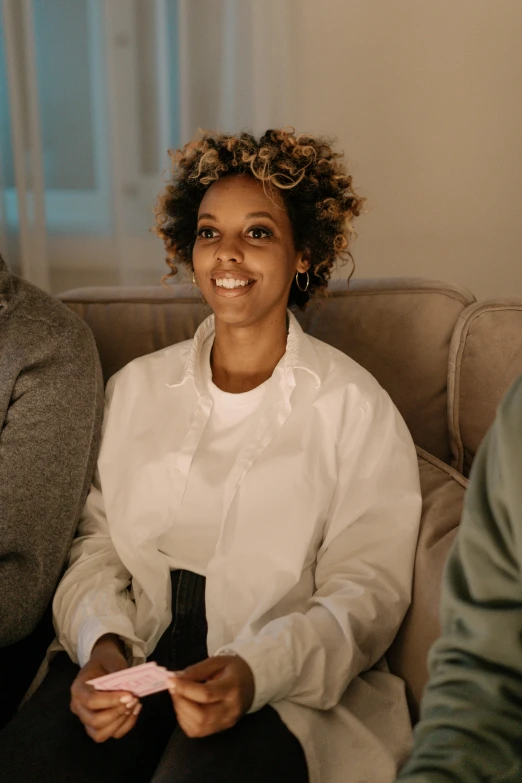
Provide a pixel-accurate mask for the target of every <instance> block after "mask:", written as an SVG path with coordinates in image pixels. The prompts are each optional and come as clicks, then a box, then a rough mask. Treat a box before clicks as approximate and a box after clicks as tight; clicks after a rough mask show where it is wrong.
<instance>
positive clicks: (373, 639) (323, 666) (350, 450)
mask: <svg viewBox="0 0 522 783" xmlns="http://www.w3.org/2000/svg"><path fill="white" fill-rule="evenodd" d="M338 461H339V472H338V482H337V489H336V492H335V495H334V497H333V500H332V503H331V507H330V510H329V514H328V520H327V525H326V530H325V538H324V541H323V544H322V546H321V549H320V551H319V554H318V559H317V567H316V572H315V584H316V592H315V594H314V595H313V597H312V599H311V600H310V602H309V608H308V610H307V611H306V612H304V613H302V614H301V613H297V612H296V613H293V614H290V615H287V616H285V617H281V618H279V619H276V620H272V621H270V622H268V623H267V624H266V625H265V626H264V627H263V628H262V629H261V631H259V632H258V633H257V634H255V635H254V636H252V635H250V636H249V635H240V636H239V637H238V638H237V639H236V640H235V641H234V642H233V643H232V644H230V645H227V647H228V648H230V649H232V650H234V651H235V652H236V653H237V654H238V655H240V656H241V657H242V658H243V659H244V660H245V661H246V662H247V663H248V665H249V666H250V668H251V670H252V672H253V675H254V681H255V695H254V700H253V703H252V705H251V707H250V711H254V710H257V709H259V708H260V707H262V706H263V705H264V704H266V703H267V702H273V701H277V700H278V699H282V698H287V699H291V700H292V701H294V702H297V703H299V704H302V705H305V706H308V707H314V708H318V709H328V708H329V707H332V706H334V705H335V704H337V703H338V701H339V699H340V698H341V696H342V694H343V693H344V691H345V689H346V687H347V686H348V684H349V683H350V681H351V680H352V679H353V678H354V677H356V676H357V675H358V674H359V673H360V672H361V671H363V670H365V669H367V668H369V667H371V666H372V665H373V664H375V663H376V662H377V661H378V660H379V659H380V658H381V657H382V655H383V654H384V653H385V651H386V649H387V648H388V647H389V645H390V643H391V641H392V640H393V637H394V635H395V633H396V631H397V628H398V626H399V624H400V622H401V620H402V618H403V616H404V614H405V612H406V609H407V607H408V604H409V601H410V594H411V582H412V573H413V562H414V556H415V548H416V543H417V536H418V526H419V520H420V510H421V498H420V489H419V476H418V467H417V458H416V454H415V449H414V446H413V443H412V440H411V437H410V434H409V432H408V431H407V428H406V425H405V424H404V422H403V420H402V419H401V417H400V416H399V414H398V413H397V410H396V409H395V407H394V406H393V404H392V402H391V400H390V399H389V397H388V396H387V395H386V394H385V392H383V391H382V390H378V392H377V393H376V394H375V397H374V399H373V400H372V401H371V403H365V404H363V405H362V406H361V408H360V409H359V410H358V411H357V413H356V415H355V417H352V418H350V420H349V421H347V422H346V425H345V428H344V432H343V433H342V436H341V438H340V442H339V449H338Z"/></svg>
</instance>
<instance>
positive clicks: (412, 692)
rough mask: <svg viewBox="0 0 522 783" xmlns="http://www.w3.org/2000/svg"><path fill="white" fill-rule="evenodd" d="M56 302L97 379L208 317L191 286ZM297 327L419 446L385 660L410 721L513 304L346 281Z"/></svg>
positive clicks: (517, 350) (517, 336) (519, 342)
mask: <svg viewBox="0 0 522 783" xmlns="http://www.w3.org/2000/svg"><path fill="white" fill-rule="evenodd" d="M60 298H61V299H62V301H64V302H65V303H66V304H67V305H68V306H69V307H70V308H71V309H72V310H74V311H75V312H76V313H78V314H79V315H80V316H81V317H82V318H84V319H85V321H86V322H87V323H88V324H89V326H90V327H91V329H92V331H93V333H94V336H95V338H96V342H97V344H98V349H99V352H100V357H101V361H102V366H103V371H104V375H105V379H106V380H107V378H109V376H110V375H112V374H113V373H114V372H116V370H118V369H119V368H120V367H122V366H123V365H124V364H126V363H127V362H129V361H130V360H131V359H134V358H135V357H137V356H140V355H142V354H145V353H149V352H151V351H155V350H158V349H159V348H162V347H164V346H165V345H168V344H171V343H175V342H178V341H180V340H185V339H187V338H189V337H192V335H193V334H194V332H195V330H196V328H197V326H198V325H199V323H200V322H201V321H202V320H203V318H205V317H206V315H208V313H209V308H208V306H206V305H205V304H204V303H203V302H202V301H201V297H200V295H199V292H198V289H195V288H194V287H193V286H191V285H174V286H172V287H169V288H168V289H166V288H164V287H162V286H159V285H158V286H156V287H152V288H84V289H78V290H75V291H68V292H66V293H64V294H62V295H61V296H60ZM297 316H298V318H299V320H300V322H301V324H302V326H303V328H304V329H305V330H306V331H307V332H310V334H313V335H314V336H315V337H318V338H319V339H321V340H324V341H325V342H328V343H331V344H332V345H334V346H336V347H337V348H339V349H340V350H342V351H344V352H345V353H347V354H349V355H350V356H352V357H353V358H354V359H355V360H356V361H358V362H359V363H360V364H362V365H363V366H364V367H366V368H367V369H368V370H369V371H370V372H371V373H373V375H375V377H376V378H377V379H378V380H379V382H380V383H381V384H382V386H384V388H385V389H386V390H387V391H388V392H389V394H390V396H391V397H392V399H393V400H394V402H395V404H396V405H397V407H398V408H399V410H400V411H401V413H402V415H403V416H404V418H405V420H406V423H407V424H408V426H409V428H410V431H411V433H412V435H413V439H414V440H415V443H416V444H417V446H418V453H419V468H420V476H421V482H422V490H423V498H424V506H423V520H422V528H421V534H420V539H419V545H418V550H417V561H416V570H415V580H414V591H413V602H412V606H411V609H410V611H409V613H408V615H407V617H406V619H405V621H404V623H403V625H402V627H401V629H400V631H399V634H398V635H397V638H396V640H395V642H394V644H393V646H392V648H391V650H390V652H389V661H390V665H391V667H392V669H393V670H394V671H395V672H396V673H397V674H399V675H400V676H401V677H403V679H404V680H405V681H406V683H407V688H408V695H409V700H410V708H411V713H412V718H413V720H415V719H416V718H417V715H418V705H419V700H420V696H421V693H422V689H423V687H424V684H425V682H426V678H427V668H426V658H427V653H428V650H429V647H430V646H431V643H432V642H433V640H434V639H435V638H436V636H437V634H438V629H439V618H438V605H439V593H440V581H441V572H442V567H443V563H444V560H445V557H446V554H447V551H448V547H449V545H450V543H451V541H452V540H453V537H454V535H455V532H456V528H457V525H458V522H459V518H460V513H461V508H462V499H463V494H464V491H465V488H466V485H467V478H466V477H467V476H468V475H469V469H470V466H471V463H472V461H473V457H474V455H475V453H476V451H477V447H478V445H479V443H480V441H481V439H482V438H483V436H484V434H485V432H486V430H487V429H488V427H489V426H490V424H491V422H492V421H493V418H494V415H495V409H496V406H497V405H498V402H499V401H500V398H501V397H502V395H503V394H504V392H505V391H506V390H507V388H508V387H509V385H510V383H511V382H512V381H513V380H514V378H515V377H517V375H519V374H520V373H522V300H505V301H489V302H479V303H477V302H475V299H474V297H473V295H472V294H470V293H469V292H468V291H466V290H465V289H463V288H459V287H456V286H452V285H447V284H445V283H439V282H434V281H430V280H420V279H390V280H355V281H352V282H351V284H350V288H349V290H348V289H347V287H346V284H344V283H336V284H332V285H331V291H330V296H329V297H328V298H327V299H325V300H322V301H319V302H317V303H314V304H312V305H310V307H309V309H308V310H307V311H306V312H305V313H297Z"/></svg>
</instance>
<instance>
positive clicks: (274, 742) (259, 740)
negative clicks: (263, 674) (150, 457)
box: [0, 571, 308, 783]
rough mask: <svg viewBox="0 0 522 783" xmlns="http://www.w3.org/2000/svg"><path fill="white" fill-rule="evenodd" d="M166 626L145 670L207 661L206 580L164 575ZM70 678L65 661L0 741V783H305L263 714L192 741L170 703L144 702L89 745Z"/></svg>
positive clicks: (272, 720) (286, 737) (278, 728)
mask: <svg viewBox="0 0 522 783" xmlns="http://www.w3.org/2000/svg"><path fill="white" fill-rule="evenodd" d="M171 576H172V610H173V620H172V623H171V624H170V626H169V628H168V629H167V631H165V633H164V634H163V636H162V638H161V639H160V641H159V643H158V645H157V647H156V649H155V651H154V654H153V655H152V656H151V658H150V660H156V661H157V662H158V663H160V664H162V665H166V666H168V667H169V668H170V669H182V668H184V667H185V666H188V665H190V664H192V663H196V662H197V661H199V660H202V659H204V658H206V657H207V649H206V631H207V625H206V619H205V602H204V593H205V580H204V578H203V577H201V576H198V575H197V574H193V573H191V572H188V571H174V572H172V575H171ZM77 673H78V667H77V666H75V664H73V663H72V662H71V660H70V659H69V657H68V656H67V655H66V654H65V653H60V654H59V655H57V656H56V658H54V660H53V661H52V663H51V667H50V671H49V674H48V675H47V677H46V679H45V680H44V682H43V683H42V685H41V686H40V688H39V689H38V690H37V691H36V693H35V694H34V696H33V697H32V698H31V699H30V700H29V701H28V702H27V704H26V705H25V707H24V708H23V709H22V710H21V711H20V712H19V713H18V715H17V716H16V718H14V719H13V720H12V721H11V722H10V723H9V724H8V725H7V726H6V727H5V729H4V730H3V731H2V732H0V783H94V782H96V783H118V782H119V781H121V783H268V781H270V783H289V781H292V783H308V771H307V767H306V761H305V757H304V753H303V750H302V748H301V745H300V744H299V742H298V740H297V739H296V738H295V737H294V735H293V734H292V733H291V732H290V731H289V730H288V729H287V727H286V726H285V725H284V723H283V722H282V721H281V719H280V718H279V715H278V714H277V712H276V711H275V710H274V709H273V708H272V707H270V706H266V707H263V708H262V709H261V710H259V711H258V712H256V713H253V714H251V715H245V716H244V717H243V718H242V719H241V720H240V721H239V722H238V723H237V724H236V725H235V726H234V727H233V728H231V729H228V730H227V731H224V732H221V733H219V734H214V735H212V736H210V737H203V738H198V739H190V738H189V737H187V736H186V735H185V734H184V733H183V731H182V730H181V729H180V727H179V726H178V725H177V724H176V719H175V715H174V711H173V708H172V702H171V699H170V696H169V695H168V693H166V692H163V693H158V694H153V695H152V696H147V697H145V698H144V699H143V701H142V704H143V708H142V711H141V714H140V716H139V719H138V722H137V724H136V726H135V727H134V728H133V729H132V731H131V732H129V734H127V735H126V736H125V737H123V738H122V739H120V740H114V739H110V740H108V741H107V742H104V743H101V744H96V743H95V742H93V740H91V739H90V737H89V736H88V735H87V734H86V732H85V730H84V728H83V726H82V724H81V723H80V721H79V720H78V718H77V717H76V716H75V715H73V714H72V712H71V711H70V709H69V701H70V687H71V684H72V681H73V680H74V678H75V677H76V675H77Z"/></svg>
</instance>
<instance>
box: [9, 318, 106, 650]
mask: <svg viewBox="0 0 522 783" xmlns="http://www.w3.org/2000/svg"><path fill="white" fill-rule="evenodd" d="M71 316H72V313H71ZM70 323H71V324H72V326H70V328H68V329H67V331H66V333H65V334H63V333H62V334H57V330H52V329H51V327H50V326H49V325H48V324H47V323H45V322H42V324H41V332H42V333H43V334H42V339H38V341H37V343H38V344H37V346H36V347H35V349H34V351H33V353H32V354H31V360H30V362H28V361H26V360H25V358H24V356H23V351H24V349H25V348H26V346H24V345H22V346H18V347H16V346H11V347H10V348H13V350H14V351H16V350H18V356H20V357H21V362H20V364H21V370H20V371H19V374H18V375H17V377H16V381H15V383H14V386H13V389H12V393H11V398H10V400H9V406H8V409H7V413H6V416H5V419H4V425H3V428H2V430H1V433H0V595H1V605H0V646H5V645H10V644H13V643H15V642H17V641H19V640H20V639H23V638H24V637H26V636H28V635H29V634H30V633H31V631H32V630H33V629H34V628H35V626H36V625H37V623H38V621H39V620H40V618H41V616H42V614H43V612H44V609H45V607H46V606H47V605H48V604H49V602H50V600H51V598H52V594H53V590H54V588H55V587H56V584H57V582H58V580H59V578H60V573H61V571H62V568H63V566H64V563H65V561H66V558H67V553H68V551H69V547H70V544H71V541H72V537H73V535H74V530H75V527H76V524H77V522H78V519H79V516H80V511H81V508H82V506H83V504H84V502H85V498H86V495H87V492H88V488H89V484H90V482H91V478H92V473H93V470H94V465H95V461H96V453H97V449H98V440H99V431H100V424H101V415H102V410H103V382H102V377H101V369H100V365H99V359H98V354H97V351H96V346H95V343H94V338H93V336H92V334H91V332H90V330H89V329H88V327H87V326H86V325H85V324H84V323H83V322H82V321H80V320H79V319H75V320H73V321H71V322H70ZM66 324H69V321H68V320H67V321H66ZM13 355H14V354H13Z"/></svg>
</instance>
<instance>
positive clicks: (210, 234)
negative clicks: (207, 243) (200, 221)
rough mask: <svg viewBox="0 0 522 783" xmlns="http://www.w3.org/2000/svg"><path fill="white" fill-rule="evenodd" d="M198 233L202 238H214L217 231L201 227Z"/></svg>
mask: <svg viewBox="0 0 522 783" xmlns="http://www.w3.org/2000/svg"><path fill="white" fill-rule="evenodd" d="M197 235H198V237H201V239H214V236H215V231H214V229H213V228H200V229H199V231H198V233H197Z"/></svg>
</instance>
